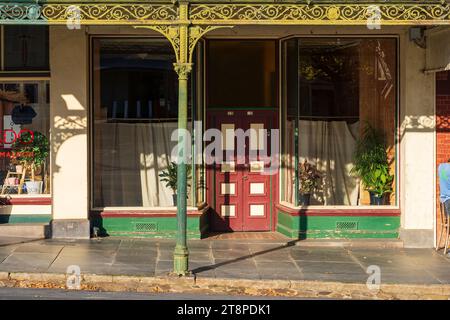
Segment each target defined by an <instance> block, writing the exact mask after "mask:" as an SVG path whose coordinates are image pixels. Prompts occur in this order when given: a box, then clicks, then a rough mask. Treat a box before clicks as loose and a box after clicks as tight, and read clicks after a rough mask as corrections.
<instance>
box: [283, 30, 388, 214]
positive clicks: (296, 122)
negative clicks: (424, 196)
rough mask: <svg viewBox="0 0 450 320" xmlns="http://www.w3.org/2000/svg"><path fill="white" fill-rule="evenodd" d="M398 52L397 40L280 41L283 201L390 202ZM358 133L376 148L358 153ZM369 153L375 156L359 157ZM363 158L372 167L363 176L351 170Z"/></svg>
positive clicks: (309, 203) (300, 203)
mask: <svg viewBox="0 0 450 320" xmlns="http://www.w3.org/2000/svg"><path fill="white" fill-rule="evenodd" d="M396 59H397V58H396V39H386V38H384V39H373V38H370V39H356V38H296V39H290V40H287V41H285V42H284V43H283V65H284V66H283V89H284V90H283V106H284V118H285V120H286V121H285V122H284V124H283V125H284V128H283V130H284V131H285V135H284V137H283V139H284V141H283V149H284V152H283V153H284V154H283V170H282V177H281V179H284V183H283V184H282V185H284V186H285V188H284V189H283V190H282V200H283V201H285V202H288V203H290V204H293V205H296V206H297V205H298V206H361V205H369V204H374V199H375V200H377V199H376V198H381V199H378V202H377V203H378V204H384V205H395V204H396V187H395V185H396V183H395V169H396V164H395V127H396V124H395V118H396V110H397V78H396V75H397V74H396V73H397V71H396V70H397V66H396ZM368 132H369V135H367V133H368ZM365 133H366V134H365ZM364 137H366V138H370V137H372V138H374V139H372V140H371V141H372V142H374V140H376V141H378V146H379V145H382V147H381V148H379V149H378V150H381V152H380V153H379V154H378V155H376V154H375V155H374V153H373V152H371V151H370V152H369V149H368V148H366V150H365V151H366V152H365V153H361V152H362V151H364V150H363V147H364V145H363V142H364V141H365V142H366V144H365V146H367V145H368V143H367V139H365V140H364ZM375 145H376V144H375ZM358 146H359V147H358ZM372 146H373V145H372ZM358 152H359V153H358ZM383 153H384V157H385V159H381V160H380V157H381V158H383ZM358 154H359V157H358ZM368 156H372V157H373V159H372V160H370V161H373V162H370V161H365V160H367V157H368ZM377 156H378V158H376V157H377ZM362 158H363V159H364V161H365V163H363V164H364V166H366V167H370V166H371V167H372V170H371V171H370V170H369V171H370V172H369V173H370V174H371V176H370V177H369V178H368V177H367V174H365V175H364V176H363V175H361V174H358V172H357V170H355V169H354V168H355V167H357V165H358V164H360V165H361V159H362ZM384 169H386V170H385V171H383V170H384ZM366 173H367V170H366ZM381 176H383V178H380V177H381ZM369 180H371V181H372V182H371V183H367V182H368V181H369ZM381 180H383V181H384V182H380V181H381ZM386 181H387V182H386ZM383 183H384V185H383ZM374 196H375V198H373V197H374ZM371 197H372V201H371Z"/></svg>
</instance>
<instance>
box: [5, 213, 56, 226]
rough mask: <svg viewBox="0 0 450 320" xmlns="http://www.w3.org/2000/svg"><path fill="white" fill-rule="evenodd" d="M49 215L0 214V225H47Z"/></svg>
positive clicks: (50, 218)
mask: <svg viewBox="0 0 450 320" xmlns="http://www.w3.org/2000/svg"><path fill="white" fill-rule="evenodd" d="M50 220H52V215H51V214H11V215H9V214H0V224H2V223H49V222H50Z"/></svg>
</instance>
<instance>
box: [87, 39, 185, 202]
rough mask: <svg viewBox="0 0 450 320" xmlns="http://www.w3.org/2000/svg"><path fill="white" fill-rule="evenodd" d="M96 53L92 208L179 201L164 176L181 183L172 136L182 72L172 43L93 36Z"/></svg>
mask: <svg viewBox="0 0 450 320" xmlns="http://www.w3.org/2000/svg"><path fill="white" fill-rule="evenodd" d="M92 57H93V72H92V81H93V119H94V121H93V135H92V137H93V141H92V143H93V167H92V177H93V206H94V207H95V208H103V207H172V206H174V194H175V190H173V189H172V188H171V184H170V183H169V185H168V181H167V179H169V180H171V181H172V182H173V181H175V184H176V176H173V174H172V173H173V171H172V170H171V169H173V168H172V167H171V165H172V162H174V161H176V159H174V158H173V157H171V154H172V150H173V148H174V147H175V146H176V144H177V142H176V141H172V140H171V135H172V133H173V132H174V131H175V130H176V129H177V126H178V125H177V120H178V119H177V117H178V76H177V74H176V73H175V71H174V68H173V63H174V62H175V56H174V52H173V49H172V47H171V46H170V44H169V42H168V41H166V40H162V39H141V38H132V39H131V38H127V39H124V38H122V39H117V38H103V39H94V41H93V55H92ZM191 109H192V108H191V107H190V106H189V111H188V113H189V114H190V110H191ZM189 123H190V122H189ZM175 172H176V170H175ZM161 175H163V176H165V175H169V176H168V177H166V178H167V179H164V177H162V176H161ZM191 176H192V175H191ZM190 185H192V183H190ZM191 194H192V190H191V191H190V196H189V197H188V204H189V205H190V204H191V203H192V196H191Z"/></svg>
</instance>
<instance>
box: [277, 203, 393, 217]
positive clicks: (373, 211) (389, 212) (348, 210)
mask: <svg viewBox="0 0 450 320" xmlns="http://www.w3.org/2000/svg"><path fill="white" fill-rule="evenodd" d="M276 208H277V209H279V210H280V211H283V212H285V213H287V214H289V215H292V216H300V215H306V216H307V215H310V216H339V215H341V216H342V215H348V216H400V208H399V207H397V206H308V207H301V206H293V205H292V204H290V203H288V202H284V201H282V202H280V203H279V204H277V205H276Z"/></svg>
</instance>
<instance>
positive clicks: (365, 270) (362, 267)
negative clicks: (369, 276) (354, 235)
mask: <svg viewBox="0 0 450 320" xmlns="http://www.w3.org/2000/svg"><path fill="white" fill-rule="evenodd" d="M344 250H346V251H347V254H348V255H349V257H350V259H352V260H353V261H354V262H356V263H357V264H358V265H359V266H360V267H361V269H362V270H363V271H364V272H367V269H366V268H364V265H363V264H362V263H361V261H359V259H358V258H356V257H355V256H354V255H353V254H352V252H351V251H350V250H349V249H348V248H345V247H344Z"/></svg>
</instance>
